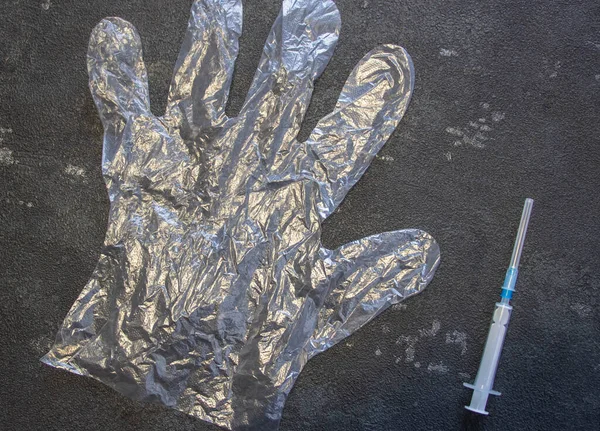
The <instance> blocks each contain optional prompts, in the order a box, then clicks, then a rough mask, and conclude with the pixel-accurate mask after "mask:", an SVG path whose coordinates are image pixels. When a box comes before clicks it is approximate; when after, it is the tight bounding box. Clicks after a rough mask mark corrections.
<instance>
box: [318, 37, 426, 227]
mask: <svg viewBox="0 0 600 431" xmlns="http://www.w3.org/2000/svg"><path fill="white" fill-rule="evenodd" d="M413 88H414V68H413V64H412V60H411V59H410V56H409V55H408V53H407V52H406V51H405V50H404V48H401V47H399V46H395V45H383V46H380V47H378V48H375V49H374V50H372V51H371V52H369V53H368V54H367V55H366V56H365V57H364V58H363V59H362V60H361V61H360V62H359V63H358V64H357V65H356V67H355V68H354V70H353V71H352V74H351V75H350V77H349V78H348V80H347V81H346V84H345V85H344V88H343V90H342V93H341V94H340V97H339V99H338V103H337V105H336V108H335V110H334V111H333V112H332V113H331V114H329V115H327V116H326V117H324V118H323V119H322V120H321V121H319V123H318V124H317V127H316V128H315V129H314V130H313V132H312V134H311V136H310V137H309V139H308V140H307V141H306V146H307V148H308V149H310V150H311V151H310V153H312V154H314V156H315V159H316V160H315V163H314V166H313V168H312V169H313V171H314V175H315V179H317V180H318V181H319V182H320V183H322V184H324V187H323V191H324V192H325V196H323V202H322V204H323V210H322V211H323V216H324V217H327V216H328V215H329V214H331V213H332V212H333V211H334V210H335V208H336V207H337V206H338V205H339V204H340V203H341V201H342V200H343V199H344V196H345V195H346V193H347V192H348V191H349V190H350V189H351V188H352V186H354V184H356V182H357V181H358V180H359V179H360V177H361V176H362V175H363V173H364V172H365V171H366V169H367V167H368V166H369V164H370V163H371V160H373V157H375V155H376V154H377V152H378V151H379V150H380V149H381V147H382V146H383V144H384V143H385V142H386V141H387V140H388V138H389V137H390V135H391V134H392V132H393V131H394V130H395V129H396V126H397V125H398V123H399V122H400V120H401V119H402V116H403V115H404V113H405V112H406V109H407V107H408V103H409V101H410V98H411V96H412V92H413Z"/></svg>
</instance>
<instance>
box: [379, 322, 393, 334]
mask: <svg viewBox="0 0 600 431" xmlns="http://www.w3.org/2000/svg"><path fill="white" fill-rule="evenodd" d="M381 332H383V333H384V334H389V333H390V332H392V330H391V329H390V325H388V324H387V323H384V324H383V325H381Z"/></svg>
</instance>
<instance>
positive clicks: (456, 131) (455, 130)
mask: <svg viewBox="0 0 600 431" xmlns="http://www.w3.org/2000/svg"><path fill="white" fill-rule="evenodd" d="M446 133H449V134H451V135H454V136H458V137H462V136H463V135H464V133H463V131H462V130H460V128H458V127H446Z"/></svg>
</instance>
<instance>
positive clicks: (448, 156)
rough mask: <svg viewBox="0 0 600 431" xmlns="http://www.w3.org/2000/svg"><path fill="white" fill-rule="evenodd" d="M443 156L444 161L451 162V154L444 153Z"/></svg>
mask: <svg viewBox="0 0 600 431" xmlns="http://www.w3.org/2000/svg"><path fill="white" fill-rule="evenodd" d="M444 156H446V159H448V161H449V162H451V161H452V153H451V152H450V151H448V152H447V153H444Z"/></svg>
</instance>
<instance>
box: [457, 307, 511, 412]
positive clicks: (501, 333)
mask: <svg viewBox="0 0 600 431" xmlns="http://www.w3.org/2000/svg"><path fill="white" fill-rule="evenodd" d="M511 312H512V307H511V306H510V305H508V304H503V303H501V302H498V303H497V304H496V309H495V310H494V315H493V317H492V324H491V325H490V331H489V333H488V337H487V341H486V343H485V349H484V350H483V356H482V357H481V363H480V364H479V371H477V377H476V378H475V383H473V385H466V384H465V386H468V387H470V388H471V389H473V395H472V397H471V404H470V405H469V406H467V409H469V410H471V411H474V412H476V413H481V414H487V411H486V410H485V407H486V404H487V400H488V397H489V395H490V394H492V395H500V393H499V392H496V391H494V390H493V389H492V387H493V386H494V378H495V376H496V370H497V369H498V362H499V361H500V353H502V346H503V344H504V338H505V337H506V330H507V326H508V322H509V320H510V314H511Z"/></svg>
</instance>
